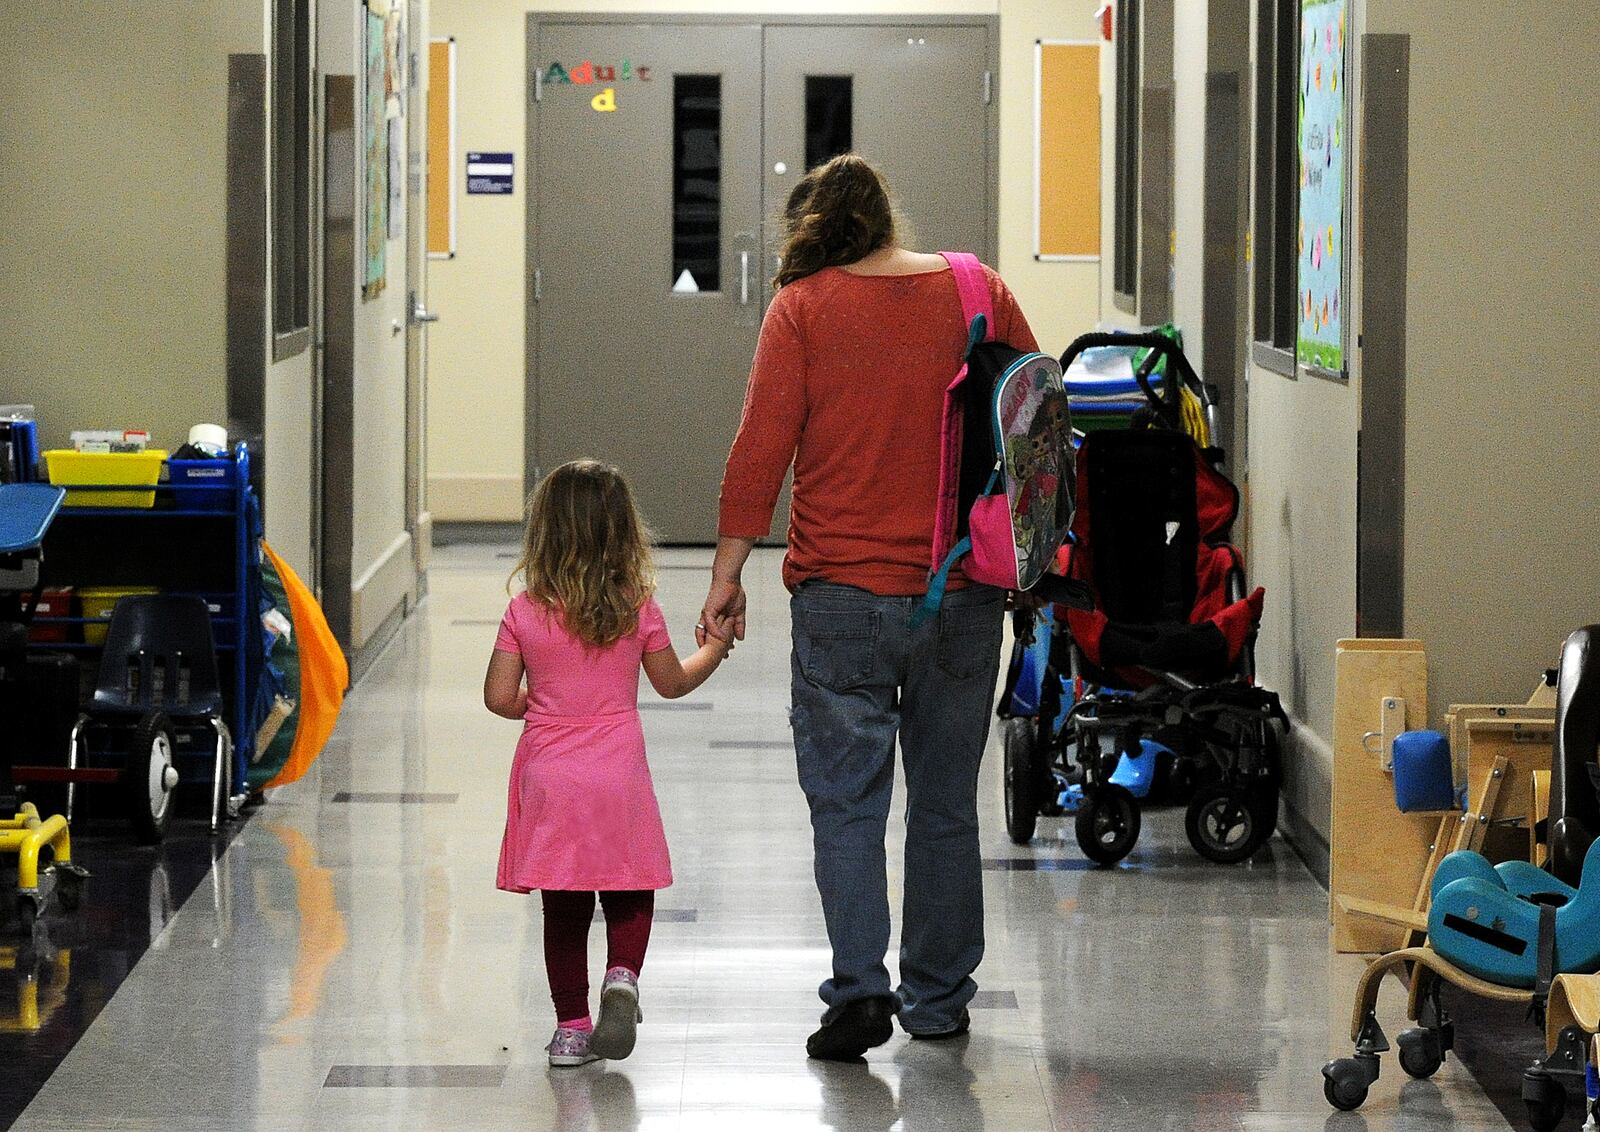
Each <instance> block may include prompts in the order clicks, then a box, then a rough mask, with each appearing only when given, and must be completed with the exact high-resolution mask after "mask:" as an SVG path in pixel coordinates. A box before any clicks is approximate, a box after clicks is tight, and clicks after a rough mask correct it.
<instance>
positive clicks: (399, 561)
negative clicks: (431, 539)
mask: <svg viewBox="0 0 1600 1132" xmlns="http://www.w3.org/2000/svg"><path fill="white" fill-rule="evenodd" d="M416 588H417V567H416V563H415V562H414V561H413V559H412V557H411V536H410V535H409V534H404V533H402V534H400V535H397V536H395V540H394V541H393V542H392V543H390V544H389V546H388V549H386V550H385V551H384V552H383V553H382V554H380V555H379V556H378V560H377V561H376V562H374V563H373V564H372V565H370V566H368V567H367V568H366V569H365V570H363V571H362V572H361V575H360V576H359V577H358V578H356V580H355V581H354V582H352V583H351V584H350V643H351V644H352V645H353V646H354V647H355V648H360V647H361V646H362V645H364V644H366V643H367V641H368V640H369V639H370V638H371V637H372V635H373V634H374V633H375V632H377V631H378V629H379V627H381V626H382V625H383V623H384V622H385V621H386V620H388V618H389V616H390V615H391V614H393V613H394V611H395V609H396V608H397V607H402V608H403V607H404V606H405V605H406V603H407V602H409V601H411V600H412V599H413V597H414V596H415V594H416Z"/></svg>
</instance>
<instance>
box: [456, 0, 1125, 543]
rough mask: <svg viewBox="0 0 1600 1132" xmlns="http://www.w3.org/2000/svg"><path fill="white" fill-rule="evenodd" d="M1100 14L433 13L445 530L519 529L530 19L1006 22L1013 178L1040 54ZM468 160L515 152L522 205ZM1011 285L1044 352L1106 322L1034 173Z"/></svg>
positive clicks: (1004, 232)
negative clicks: (443, 45) (446, 87)
mask: <svg viewBox="0 0 1600 1132" xmlns="http://www.w3.org/2000/svg"><path fill="white" fill-rule="evenodd" d="M1097 7H1098V5H1097V4H1096V3H1093V2H1092V0H967V2H959V0H944V2H938V0H880V2H877V3H842V2H828V3H813V4H804V5H802V4H797V3H793V2H790V3H767V4H763V3H759V2H752V0H746V2H743V3H740V2H729V0H723V2H707V0H680V2H671V0H639V2H635V3H609V4H597V3H594V2H593V0H590V2H587V3H584V2H580V0H571V2H542V3H541V2H529V0H434V4H433V13H432V20H433V33H434V34H435V35H437V36H454V37H455V39H456V52H457V56H456V58H457V70H458V72H459V86H458V91H457V123H458V135H457V144H456V150H457V161H456V163H455V168H454V169H452V170H451V176H452V177H454V178H455V179H456V182H457V194H458V195H457V198H456V199H457V202H458V208H459V213H458V227H457V254H456V256H455V258H454V259H451V260H435V261H433V263H432V264H431V270H430V274H429V280H430V288H431V296H432V301H433V304H434V306H435V307H436V308H437V309H438V310H439V312H440V314H441V321H440V322H439V323H438V324H437V326H436V327H435V329H434V331H433V332H432V339H431V355H430V365H429V376H428V388H429V428H428V445H429V462H430V477H429V496H430V504H431V507H432V510H433V514H434V517H435V518H436V519H441V520H450V519H495V520H509V519H516V518H518V517H519V515H520V511H521V498H522V471H523V435H522V419H523V418H522V404H523V383H524V373H523V330H524V317H525V300H526V296H525V286H526V284H525V272H526V264H525V263H524V254H523V249H524V241H525V236H526V233H525V230H524V229H525V224H524V216H525V208H524V203H523V197H522V194H523V192H524V191H525V189H526V186H527V180H528V175H529V172H528V167H527V160H526V154H525V153H524V139H525V136H526V122H525V117H524V109H523V108H524V107H525V105H526V103H527V97H526V83H525V76H524V73H523V72H524V67H525V50H526V31H525V25H526V19H527V13H528V12H529V11H586V12H593V11H600V10H605V11H616V12H621V11H640V12H655V13H662V12H682V13H685V14H690V13H707V12H717V13H745V12H749V13H755V14H766V15H771V14H785V13H796V12H803V13H805V14H807V15H817V14H829V13H838V14H847V15H867V14H875V13H903V14H923V15H933V14H940V15H949V14H971V13H977V14H980V15H994V14H997V13H998V14H999V16H1000V37H1001V42H1000V82H999V100H1000V101H999V105H1000V164H1001V169H1002V170H1003V171H1006V170H1011V171H1019V170H1020V171H1026V170H1029V169H1031V168H1032V162H1033V69H1034V40H1036V39H1039V38H1079V39H1081V38H1088V37H1089V36H1090V35H1092V34H1093V30H1094V29H1093V24H1092V17H1093V13H1094V11H1095V9H1096V8H1097ZM468 150H510V151H512V152H513V153H515V154H516V163H517V181H516V193H515V194H514V195H512V196H503V197H492V196H477V197H469V196H467V195H466V194H465V186H464V180H465V174H464V166H465V161H464V157H463V156H462V155H464V154H465V153H466V152H467V151H468ZM998 203H999V226H1000V249H999V251H1000V255H999V260H1000V262H999V264H998V265H997V266H998V267H999V269H1000V271H1001V272H1002V273H1003V274H1004V275H1005V276H1006V278H1007V279H1008V280H1009V281H1010V283H1011V286H1012V287H1013V289H1014V290H1015V291H1016V293H1017V296H1018V299H1019V300H1020V302H1021V304H1022V307H1023V309H1024V311H1025V312H1026V313H1027V314H1028V317H1029V319H1030V320H1031V322H1032V323H1033V326H1034V330H1035V331H1036V332H1037V334H1038V336H1039V338H1040V341H1041V344H1043V345H1044V346H1045V348H1046V349H1055V350H1059V349H1062V348H1064V347H1065V345H1066V343H1067V341H1068V340H1069V339H1070V338H1071V337H1073V336H1074V335H1075V334H1078V333H1081V332H1082V331H1084V330H1087V329H1090V328H1091V327H1092V326H1094V324H1095V323H1096V322H1097V321H1098V319H1099V316H1100V312H1099V269H1098V265H1096V264H1062V263H1038V262H1035V260H1034V259H1033V185H1032V179H1031V176H1030V175H1029V174H1028V173H1026V172H1020V173H1017V172H1013V173H1012V174H1011V175H1009V176H1007V175H1004V173H1003V175H1002V180H1001V185H1000V197H999V202H998Z"/></svg>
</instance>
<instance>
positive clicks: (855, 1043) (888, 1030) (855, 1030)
mask: <svg viewBox="0 0 1600 1132" xmlns="http://www.w3.org/2000/svg"><path fill="white" fill-rule="evenodd" d="M894 1013H895V1001H894V999H893V998H890V997H889V996H887V995H883V996H880V997H877V998H858V999H856V1000H855V1001H854V1002H851V1003H846V1004H845V1006H844V1007H843V1008H842V1009H841V1010H840V1011H839V1013H838V1015H837V1016H836V1017H835V1018H834V1020H833V1021H832V1022H824V1023H823V1024H822V1028H821V1029H820V1030H818V1031H817V1032H816V1033H814V1034H812V1035H811V1036H810V1037H809V1038H807V1039H806V1054H807V1056H809V1057H814V1058H816V1059H817V1060H819V1061H854V1060H855V1059H857V1058H858V1057H860V1056H861V1055H862V1054H864V1053H866V1052H867V1051H868V1050H869V1049H871V1048H872V1047H873V1046H881V1045H882V1044H883V1043H884V1042H886V1041H888V1040H889V1038H890V1037H891V1036H893V1034H894Z"/></svg>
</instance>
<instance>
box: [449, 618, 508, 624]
mask: <svg viewBox="0 0 1600 1132" xmlns="http://www.w3.org/2000/svg"><path fill="white" fill-rule="evenodd" d="M500 621H501V619H500V618H499V617H454V618H452V619H451V621H450V624H452V625H498V624H500Z"/></svg>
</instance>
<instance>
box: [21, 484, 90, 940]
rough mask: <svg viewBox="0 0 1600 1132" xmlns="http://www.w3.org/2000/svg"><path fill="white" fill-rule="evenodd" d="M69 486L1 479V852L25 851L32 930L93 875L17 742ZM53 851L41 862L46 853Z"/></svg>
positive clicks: (25, 914) (70, 902)
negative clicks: (19, 772)
mask: <svg viewBox="0 0 1600 1132" xmlns="http://www.w3.org/2000/svg"><path fill="white" fill-rule="evenodd" d="M65 494H66V492H65V491H63V490H62V489H61V488H59V487H54V486H51V485H49V484H32V483H29V484H0V597H3V598H4V599H5V600H4V601H3V602H0V720H4V721H5V729H4V732H3V733H0V852H3V853H14V854H16V858H17V890H16V891H17V897H16V901H17V920H18V922H19V924H20V925H21V928H22V933H23V935H25V936H30V937H31V936H32V934H33V929H34V924H35V922H36V921H37V920H38V918H39V916H40V915H41V914H42V913H43V912H44V910H45V908H46V906H47V905H48V904H49V901H50V896H51V894H52V892H55V893H57V894H58V899H59V900H60V902H61V905H62V906H63V907H65V908H67V909H69V910H70V909H73V908H76V907H77V906H78V899H79V890H80V889H81V887H82V884H83V881H84V879H85V878H86V877H87V876H88V875H89V874H88V872H87V871H86V870H84V869H83V868H81V867H79V866H78V865H76V864H74V863H73V861H72V839H71V835H70V834H69V832H68V829H67V819H66V818H64V817H62V816H61V815H60V814H51V815H49V816H47V817H41V816H40V814H39V810H38V808H37V807H36V806H35V805H34V804H33V803H32V802H24V801H21V800H20V799H19V798H18V796H17V794H16V790H15V783H14V781H13V774H12V768H13V766H14V765H15V762H16V758H15V750H16V747H17V746H18V745H19V743H20V741H21V740H22V737H23V736H25V735H26V734H27V733H28V729H27V728H26V727H24V725H23V724H24V721H25V720H26V719H27V717H28V656H27V646H28V622H29V620H30V619H31V617H32V613H33V610H34V609H35V608H36V607H37V606H38V604H39V595H40V593H41V592H42V589H43V582H42V581H41V564H42V562H43V558H44V554H43V551H42V550H41V544H42V543H43V541H44V533H45V531H46V530H48V529H49V527H50V523H51V522H52V521H53V520H54V519H55V516H56V512H57V511H58V510H59V509H60V507H61V501H62V498H63V497H64V496H65ZM46 853H48V854H49V857H47V858H45V861H44V863H43V865H42V866H41V863H40V858H41V856H43V855H44V854H46Z"/></svg>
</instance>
